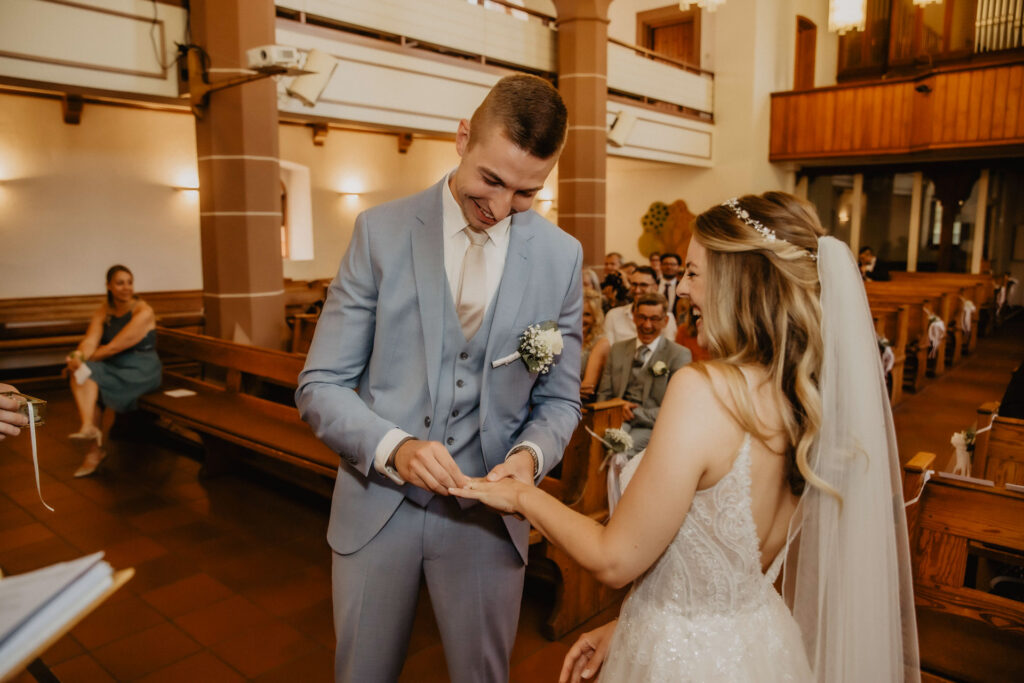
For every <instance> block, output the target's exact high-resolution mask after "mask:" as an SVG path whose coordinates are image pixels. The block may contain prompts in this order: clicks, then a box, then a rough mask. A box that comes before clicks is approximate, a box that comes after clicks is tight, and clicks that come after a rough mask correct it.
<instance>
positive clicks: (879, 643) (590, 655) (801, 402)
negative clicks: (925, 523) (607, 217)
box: [453, 192, 919, 683]
mask: <svg viewBox="0 0 1024 683" xmlns="http://www.w3.org/2000/svg"><path fill="white" fill-rule="evenodd" d="M822 232H823V231H822V229H821V226H820V224H819V222H818V219H817V217H816V215H815V214H814V211H813V209H812V208H811V207H810V206H809V205H808V204H806V202H803V201H801V200H799V199H797V198H795V197H792V196H790V195H787V194H784V193H778V192H770V193H766V194H764V195H761V196H745V197H742V198H739V199H733V200H729V201H728V202H726V203H724V204H722V205H721V206H717V207H713V208H712V209H709V210H708V211H706V212H704V213H703V214H701V215H700V216H698V218H697V221H696V224H695V228H694V238H693V240H691V243H690V247H689V250H688V252H687V258H686V260H687V264H686V271H685V275H684V279H683V288H684V289H686V290H688V294H689V296H690V300H691V302H692V304H693V306H694V308H695V310H696V313H697V314H698V315H699V316H700V317H699V319H698V322H697V329H698V342H699V343H700V344H701V345H702V346H704V347H705V348H707V349H709V351H710V352H711V355H712V358H713V359H714V360H712V361H709V362H706V363H700V364H694V365H692V366H689V367H686V368H683V369H682V370H680V371H678V372H677V373H676V374H675V375H674V376H673V377H672V379H671V381H670V383H669V388H668V391H667V393H666V395H665V399H664V402H663V404H662V407H661V411H660V414H659V418H658V421H657V423H656V424H655V427H654V432H653V434H652V436H651V441H650V443H649V445H648V447H647V450H646V451H645V453H644V454H643V455H642V456H637V457H636V458H634V459H633V460H631V461H630V462H629V464H628V465H627V466H626V468H625V470H624V471H623V482H624V485H625V489H624V492H623V496H622V499H621V501H620V502H619V504H618V507H617V508H616V509H615V514H614V515H613V516H612V517H611V519H610V520H609V521H608V523H607V524H606V525H601V524H598V523H596V522H594V521H593V520H591V519H590V518H588V517H585V516H583V515H580V514H578V513H576V512H574V511H572V510H570V509H569V508H567V507H565V506H563V505H561V504H560V503H559V502H558V501H557V500H555V499H554V498H552V497H551V496H548V495H547V494H546V493H544V492H543V491H541V490H540V489H538V488H536V487H533V486H530V485H527V484H523V483H520V482H517V481H514V480H511V479H504V480H500V481H483V480H477V481H474V482H472V483H471V484H469V485H468V486H467V487H466V488H464V489H453V493H455V494H456V495H460V496H464V497H468V498H475V499H478V500H481V501H483V502H484V503H486V504H487V505H489V506H491V507H493V508H496V509H498V510H500V511H502V512H507V513H517V514H521V515H523V516H525V517H526V518H527V519H529V520H530V522H531V523H532V524H533V525H534V526H535V527H536V528H537V529H538V530H540V532H541V533H543V534H544V536H545V537H546V538H548V539H549V540H550V541H551V542H553V543H555V544H557V545H559V546H560V547H562V548H564V549H565V550H566V551H567V552H568V553H569V554H570V555H572V556H573V557H574V558H575V559H576V560H577V561H578V562H579V563H580V564H581V565H582V566H583V567H584V568H586V569H588V570H589V571H591V572H592V573H593V574H594V575H595V576H596V577H597V578H598V579H599V580H601V581H602V582H604V583H606V584H608V585H611V586H623V585H626V584H628V583H630V582H633V588H632V590H631V592H630V594H629V596H628V597H627V598H626V600H625V602H624V603H623V606H622V611H621V613H620V616H619V619H618V620H616V621H613V622H611V623H610V624H607V625H605V626H603V627H601V628H599V629H597V630H595V631H591V632H590V633H586V634H584V635H583V636H581V638H580V639H579V641H577V643H576V644H575V645H574V646H573V647H572V649H571V650H570V652H569V654H568V655H567V656H566V660H565V664H564V666H563V670H562V676H561V680H562V681H569V680H572V681H579V680H581V679H590V678H592V677H593V676H594V674H595V673H597V671H598V670H599V669H600V672H601V680H602V681H613V682H621V683H634V682H640V681H695V682H704V681H722V682H726V681H728V682H730V683H738V682H743V681H815V680H817V681H827V682H828V683H836V682H838V683H844V682H847V683H853V682H857V683H859V682H861V681H904V680H906V681H916V680H918V679H919V670H918V661H917V643H916V628H915V623H914V612H913V597H912V593H911V589H910V575H909V556H908V548H907V541H906V524H905V518H904V516H903V507H902V504H901V503H902V498H901V496H900V488H899V486H897V485H896V482H897V481H898V465H899V463H898V458H897V455H896V449H895V438H894V435H893V432H892V420H891V414H890V412H889V408H888V403H887V399H886V396H885V387H884V379H883V375H882V371H881V366H880V361H879V358H878V353H877V346H876V343H875V337H874V332H873V329H872V326H871V317H870V313H869V311H868V307H867V301H866V297H865V295H864V291H863V286H862V285H861V282H860V277H859V272H858V270H857V266H856V263H855V261H854V259H853V256H852V254H850V251H849V249H848V248H847V247H846V246H845V245H844V244H843V243H841V242H839V241H837V240H835V239H833V238H829V237H822V236H821V235H822ZM780 572H782V576H781V578H780ZM777 579H779V581H778V583H780V584H781V586H782V588H783V594H784V595H785V599H784V598H783V596H782V595H780V594H779V592H777V591H776V589H775V585H774V584H776V583H777V581H776V580H777Z"/></svg>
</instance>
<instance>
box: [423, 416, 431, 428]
mask: <svg viewBox="0 0 1024 683" xmlns="http://www.w3.org/2000/svg"><path fill="white" fill-rule="evenodd" d="M423 426H424V427H429V426H430V417H429V416H428V417H425V418H423Z"/></svg>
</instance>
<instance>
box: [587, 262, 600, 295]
mask: <svg viewBox="0 0 1024 683" xmlns="http://www.w3.org/2000/svg"><path fill="white" fill-rule="evenodd" d="M588 289H592V290H594V291H595V292H597V293H598V294H600V293H601V281H600V280H599V279H598V278H597V273H595V272H594V269H593V268H584V269H583V291H586V290H588Z"/></svg>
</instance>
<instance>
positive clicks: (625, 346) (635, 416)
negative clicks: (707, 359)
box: [597, 293, 691, 453]
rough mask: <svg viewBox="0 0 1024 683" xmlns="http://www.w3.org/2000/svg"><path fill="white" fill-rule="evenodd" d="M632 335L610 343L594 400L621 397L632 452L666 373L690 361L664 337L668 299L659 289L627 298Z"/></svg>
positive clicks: (661, 394) (652, 414)
mask: <svg viewBox="0 0 1024 683" xmlns="http://www.w3.org/2000/svg"><path fill="white" fill-rule="evenodd" d="M633 322H634V323H635V324H636V333H637V336H636V337H634V338H632V339H624V340H622V341H620V342H617V343H615V344H612V348H611V351H609V352H608V362H607V363H605V366H604V372H603V373H602V374H601V383H600V385H599V386H598V389H597V400H598V401H607V400H609V399H612V398H621V399H624V400H625V401H626V409H625V422H624V424H623V429H625V430H626V431H628V432H629V434H630V436H631V437H632V438H633V453H636V452H639V451H641V450H643V449H644V448H645V447H646V446H647V442H648V441H650V439H651V430H652V429H653V428H654V421H655V420H656V419H658V410H659V409H660V408H661V401H662V399H664V398H665V389H667V388H668V381H669V379H670V378H671V377H672V374H673V373H674V372H675V371H676V370H678V369H679V368H681V367H683V366H684V365H686V364H687V363H689V362H690V359H691V354H690V350H689V349H687V348H685V347H683V346H680V345H679V344H676V343H675V342H674V341H672V340H670V339H665V338H664V337H663V336H662V334H661V331H662V330H663V329H664V328H665V324H666V323H667V322H668V301H667V300H666V299H665V297H663V296H662V295H660V294H653V293H652V294H642V295H640V296H639V297H637V299H636V301H634V302H633Z"/></svg>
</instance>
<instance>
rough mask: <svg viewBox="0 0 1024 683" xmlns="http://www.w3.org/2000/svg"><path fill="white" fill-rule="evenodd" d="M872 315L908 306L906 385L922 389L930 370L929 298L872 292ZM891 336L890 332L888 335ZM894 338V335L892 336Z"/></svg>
mask: <svg viewBox="0 0 1024 683" xmlns="http://www.w3.org/2000/svg"><path fill="white" fill-rule="evenodd" d="M868 303H869V304H870V306H871V311H872V316H874V312H875V311H876V310H877V311H879V312H880V313H884V312H886V311H891V310H898V309H900V308H904V309H906V315H907V338H906V341H905V343H904V345H903V358H904V374H903V382H904V388H908V389H910V390H911V391H913V392H918V391H920V390H921V388H922V387H923V386H924V383H925V379H926V377H927V372H928V315H927V314H926V313H925V310H924V309H925V300H924V299H923V298H916V299H915V298H913V297H907V296H897V297H885V296H880V295H879V296H874V297H872V296H870V295H869V297H868ZM876 329H877V328H876ZM887 336H888V335H887ZM888 338H889V340H890V341H892V339H893V338H892V337H888Z"/></svg>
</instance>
